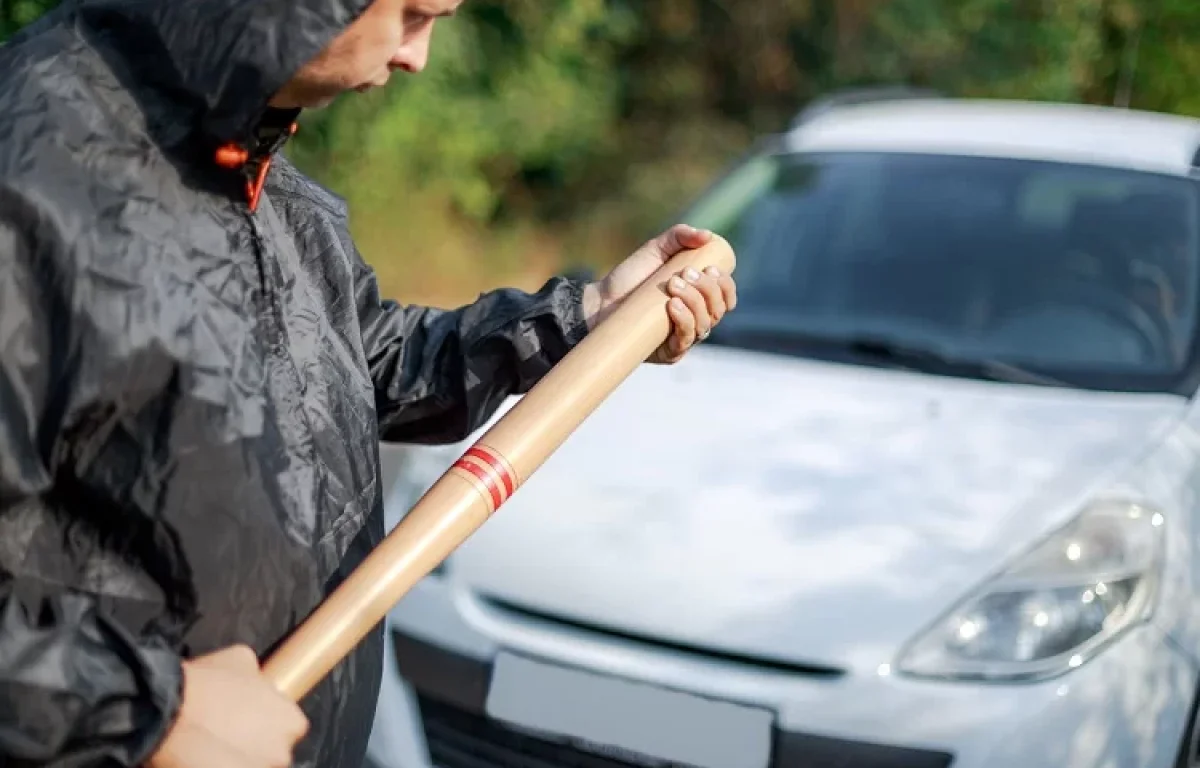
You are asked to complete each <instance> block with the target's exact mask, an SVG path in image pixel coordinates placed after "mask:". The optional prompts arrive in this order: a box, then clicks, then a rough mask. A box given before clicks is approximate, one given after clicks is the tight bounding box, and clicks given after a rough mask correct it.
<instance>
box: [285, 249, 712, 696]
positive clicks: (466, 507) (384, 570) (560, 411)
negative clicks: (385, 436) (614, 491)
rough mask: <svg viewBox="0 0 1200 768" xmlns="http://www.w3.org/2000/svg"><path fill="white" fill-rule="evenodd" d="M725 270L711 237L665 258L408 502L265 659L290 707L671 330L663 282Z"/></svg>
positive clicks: (382, 617)
mask: <svg viewBox="0 0 1200 768" xmlns="http://www.w3.org/2000/svg"><path fill="white" fill-rule="evenodd" d="M709 266H715V267H716V268H718V269H720V270H721V271H722V272H723V273H724V274H730V273H732V272H733V269H734V266H735V258H734V254H733V250H732V248H730V246H729V244H728V243H727V242H726V241H725V240H724V239H723V238H721V237H720V236H714V237H713V240H712V242H710V243H709V244H707V245H705V246H703V247H702V248H698V249H693V250H688V251H684V252H682V253H680V254H677V255H676V256H675V257H674V258H672V259H671V260H669V261H668V262H667V263H666V264H665V265H663V267H662V268H661V269H659V270H658V271H657V272H656V273H655V274H654V275H653V276H652V277H651V278H650V279H649V280H647V281H646V282H645V283H644V284H642V286H640V287H639V288H637V289H635V290H634V292H633V293H631V294H630V295H629V296H628V297H627V298H626V299H625V301H623V302H622V303H621V304H620V305H619V306H618V307H617V309H616V310H615V311H613V313H612V314H611V315H609V316H608V317H607V318H606V319H605V320H603V321H602V322H601V323H599V324H598V325H597V326H596V327H595V328H594V329H592V331H591V333H589V334H588V335H587V336H586V337H585V338H584V339H583V341H581V342H580V343H579V344H578V345H576V347H575V348H574V349H572V350H571V351H570V352H569V353H568V354H567V355H566V356H564V357H563V359H562V360H560V361H559V362H558V364H557V365H555V366H554V367H553V368H552V369H551V370H550V371H549V372H548V373H547V374H546V375H545V376H544V377H542V379H541V380H540V381H539V382H538V383H537V384H536V385H534V386H533V387H532V388H531V389H530V390H529V392H528V393H527V394H526V395H525V396H524V397H523V398H522V399H521V400H520V401H518V402H517V404H516V405H514V406H513V408H512V409H511V410H509V411H508V413H506V414H505V415H504V416H503V417H501V418H500V419H499V420H497V421H496V423H495V424H494V425H493V426H492V427H491V428H490V429H488V430H487V432H485V433H484V434H483V435H482V436H481V437H480V438H479V439H478V440H477V441H476V442H475V443H474V445H472V446H471V447H470V448H469V449H468V450H467V451H466V452H465V453H464V454H463V455H462V457H461V458H460V459H459V460H458V461H457V463H455V464H454V466H452V467H451V468H450V469H449V470H447V471H446V472H445V473H444V474H443V475H442V476H441V477H440V478H439V479H438V481H437V482H436V483H435V484H434V485H433V486H432V487H431V488H430V489H429V490H428V491H426V492H425V494H424V495H423V496H422V497H421V498H420V499H419V500H418V501H417V503H416V504H415V505H414V506H413V508H412V509H411V510H410V511H409V513H408V515H407V516H405V517H404V519H403V520H402V521H401V522H400V523H399V524H398V525H397V526H396V527H395V529H393V530H392V532H391V533H390V534H388V536H387V537H386V538H385V539H384V540H383V541H382V542H381V543H380V545H379V546H378V547H376V549H375V550H373V551H372V552H371V554H370V555H368V556H367V558H366V559H365V560H364V561H363V562H362V563H361V564H360V565H359V567H358V568H357V569H356V570H355V571H354V572H353V573H352V574H350V576H348V577H347V579H346V581H344V582H343V583H342V584H341V586H339V587H338V589H336V590H334V592H333V593H332V594H331V595H330V596H329V597H328V598H327V599H326V600H325V601H324V602H323V603H321V605H319V606H318V607H317V609H316V610H315V611H314V612H313V613H312V614H311V615H310V616H309V617H308V619H307V620H305V621H304V622H303V623H302V624H301V625H300V626H299V627H298V628H297V629H296V631H295V632H294V633H293V634H292V635H290V636H289V637H288V638H287V639H286V640H285V641H284V643H283V644H282V645H280V646H279V647H278V648H277V649H276V651H275V652H274V653H273V654H272V655H271V656H270V658H268V659H267V661H266V663H265V664H264V665H263V672H264V674H266V676H267V678H268V679H269V680H271V682H272V683H273V684H274V685H275V686H276V687H277V688H278V689H279V690H280V691H281V692H282V693H283V694H285V695H286V696H288V697H289V698H291V700H293V701H299V700H300V699H301V698H303V697H304V696H305V695H307V694H308V692H309V691H310V690H311V689H312V688H313V686H315V685H316V684H317V683H318V682H320V680H321V679H322V678H323V677H324V676H325V675H327V674H328V673H329V672H330V671H331V670H332V669H333V667H334V666H335V665H336V664H338V663H339V662H340V661H341V659H342V658H344V657H345V656H346V655H347V654H348V653H350V651H351V650H353V648H354V646H355V645H357V644H358V642H359V641H360V640H361V639H362V638H363V637H364V636H365V635H366V634H367V633H368V632H369V631H370V630H371V628H372V627H374V626H375V625H376V624H377V623H378V622H380V621H382V620H383V619H384V617H385V616H386V615H387V612H388V611H389V610H391V608H392V607H393V606H395V605H396V603H398V602H399V601H400V599H401V598H402V597H404V595H405V594H406V593H407V592H408V590H410V589H411V588H412V587H413V585H415V584H416V583H417V582H418V581H420V580H421V579H423V578H424V577H425V576H427V575H428V574H429V573H430V572H431V571H432V570H433V569H434V568H435V567H437V565H438V564H439V563H441V562H442V561H443V560H445V559H446V558H447V557H448V556H449V555H450V554H452V553H453V551H454V550H455V549H456V548H457V547H458V546H459V545H460V544H462V543H463V542H464V541H466V539H467V538H468V537H469V536H470V535H471V534H472V533H474V532H475V531H476V530H478V529H479V528H480V526H482V525H483V524H484V523H485V522H486V521H487V520H488V518H490V517H491V516H492V515H493V514H495V512H496V510H497V509H499V508H500V506H501V505H502V504H504V503H505V502H506V501H507V500H508V499H510V498H511V497H512V495H513V494H514V493H515V492H516V491H517V489H518V488H520V486H521V484H522V483H523V482H525V481H526V480H528V479H529V477H530V475H532V474H533V473H534V472H535V471H537V469H538V468H539V467H541V465H542V464H543V463H544V462H545V461H546V459H548V458H549V457H550V455H551V454H552V453H553V452H554V451H555V450H557V449H558V448H559V446H561V445H562V444H563V442H565V441H566V439H567V438H568V437H570V435H571V434H572V433H573V432H574V431H575V429H576V428H577V427H579V425H580V424H581V423H582V422H583V421H584V419H586V418H587V417H588V416H589V415H591V413H592V412H593V411H595V410H596V409H597V408H598V407H599V406H600V404H601V403H602V402H603V401H604V399H605V398H607V397H608V395H609V394H611V393H612V391H613V390H614V389H616V387H617V386H618V385H619V384H620V383H621V382H622V381H624V380H625V379H626V378H627V377H628V376H629V375H630V374H632V373H633V372H634V370H636V369H637V368H638V366H639V365H640V364H642V363H643V362H645V360H646V359H647V358H648V357H649V356H650V355H651V354H653V352H654V350H656V349H657V348H658V347H659V346H660V345H661V344H662V343H663V342H664V341H666V339H667V338H668V335H669V334H670V332H671V321H670V318H669V316H668V314H667V308H666V304H667V301H668V300H669V296H668V295H667V294H666V292H665V288H666V283H667V280H668V279H669V278H670V277H671V276H673V275H676V274H678V273H679V272H681V271H682V270H683V269H685V268H687V267H693V268H695V269H696V270H698V271H700V270H703V269H705V268H707V267H709Z"/></svg>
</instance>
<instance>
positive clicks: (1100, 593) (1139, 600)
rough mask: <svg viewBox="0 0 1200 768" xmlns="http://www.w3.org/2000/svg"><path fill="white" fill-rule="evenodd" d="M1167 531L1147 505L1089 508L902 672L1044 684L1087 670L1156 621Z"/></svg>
mask: <svg viewBox="0 0 1200 768" xmlns="http://www.w3.org/2000/svg"><path fill="white" fill-rule="evenodd" d="M1162 525H1163V516H1162V514H1161V513H1159V512H1158V511H1156V510H1154V509H1151V508H1149V507H1147V506H1145V505H1142V504H1137V503H1133V502H1119V501H1106V502H1100V503H1096V504H1093V505H1091V506H1089V507H1087V508H1086V509H1085V510H1084V511H1083V512H1082V514H1080V515H1079V516H1078V517H1076V518H1075V519H1074V520H1072V521H1071V523H1069V524H1068V525H1066V526H1065V527H1063V528H1061V529H1059V530H1058V531H1056V532H1055V533H1053V534H1052V535H1051V536H1049V537H1048V538H1047V539H1045V540H1044V541H1042V542H1041V543H1040V544H1038V545H1037V546H1036V547H1034V548H1033V549H1032V550H1031V551H1029V552H1027V553H1026V554H1025V555H1024V556H1023V557H1021V558H1020V559H1018V560H1017V561H1016V562H1015V563H1013V564H1012V565H1011V566H1010V567H1008V568H1007V569H1005V570H1004V571H1003V572H1002V573H1000V574H999V575H998V576H996V577H995V578H993V579H991V580H989V581H988V582H987V583H986V584H985V585H984V586H983V588H982V589H980V590H977V591H976V592H974V593H972V594H971V595H970V596H968V597H967V599H965V600H963V601H962V602H961V603H960V604H959V605H958V606H956V607H955V608H954V610H952V611H951V612H950V613H949V614H948V615H946V616H944V617H943V618H942V619H940V620H939V621H938V623H937V624H935V625H934V626H933V627H932V628H931V629H930V630H928V631H927V632H925V633H924V634H922V635H921V636H920V637H919V638H918V639H917V640H916V641H915V642H913V643H912V644H910V646H909V647H908V649H907V651H905V652H904V653H903V654H902V655H901V658H900V660H899V663H898V664H897V665H896V667H897V671H899V672H900V673H902V674H908V675H913V676H919V677H934V678H942V679H975V680H979V679H988V680H1034V679H1044V678H1047V677H1053V676H1055V675H1059V674H1062V673H1063V672H1066V671H1068V670H1070V669H1072V668H1074V667H1078V666H1079V665H1080V664H1083V663H1084V662H1085V661H1087V660H1088V659H1089V658H1090V657H1091V656H1093V655H1095V654H1096V653H1097V652H1098V651H1099V650H1100V649H1101V648H1102V647H1104V645H1105V644H1107V643H1108V642H1110V641H1111V640H1112V639H1113V638H1114V637H1116V636H1118V635H1119V634H1121V633H1122V632H1123V631H1124V630H1126V629H1127V628H1128V627H1130V626H1131V625H1133V624H1135V623H1137V622H1139V621H1142V620H1144V619H1145V618H1146V617H1147V616H1148V615H1149V612H1150V610H1151V608H1152V606H1153V602H1154V596H1155V592H1156V590H1157V585H1158V579H1159V568H1160V563H1161V559H1162V548H1163V541H1162V539H1163V536H1162Z"/></svg>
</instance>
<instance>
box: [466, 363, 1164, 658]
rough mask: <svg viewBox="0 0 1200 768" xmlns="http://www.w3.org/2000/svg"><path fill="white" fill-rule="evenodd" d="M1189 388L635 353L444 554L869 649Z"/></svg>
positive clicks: (537, 595)
mask: <svg viewBox="0 0 1200 768" xmlns="http://www.w3.org/2000/svg"><path fill="white" fill-rule="evenodd" d="M1185 407H1186V402H1185V401H1184V400H1183V399H1181V398H1177V397H1169V396H1162V397H1160V396H1147V395H1118V394H1108V393H1089V392H1081V391H1078V390H1069V389H1053V388H1039V387H1031V386H1022V385H1015V384H1002V383H989V382H979V381H968V380H961V379H952V378H946V377H938V376H932V375H922V374H914V373H908V372H903V371H894V370H879V369H870V368H863V367H850V366H840V365H835V364H827V363H820V362H813V361H805V360H798V359H793V358H783V357H774V356H769V355H765V354H757V353H749V352H742V351H738V350H732V349H724V348H717V347H713V348H708V349H704V350H699V349H698V350H696V351H695V352H693V353H692V355H691V357H689V359H688V360H686V361H685V362H683V363H681V364H679V365H676V366H673V367H668V368H662V367H649V366H647V367H644V368H643V369H640V370H639V371H637V372H636V373H635V375H634V376H633V377H631V378H630V379H629V380H628V381H627V382H626V383H625V384H624V385H622V386H621V387H620V388H619V389H618V391H617V392H615V393H614V394H613V395H612V396H611V397H610V398H609V400H608V401H606V402H605V404H604V405H602V406H601V408H600V409H599V410H598V411H597V412H596V413H595V414H593V415H592V417H591V418H589V419H588V420H587V421H586V422H585V423H584V424H583V425H582V426H581V427H580V428H579V429H578V431H577V432H576V433H575V434H574V435H573V436H572V437H571V438H569V439H568V441H567V442H566V443H565V444H564V445H563V446H562V447H561V449H559V450H558V451H557V452H556V453H555V454H554V455H552V456H551V458H550V459H549V460H548V461H547V462H546V464H545V465H544V466H543V468H542V469H541V470H540V471H539V472H538V473H537V474H535V475H534V476H533V477H532V478H531V479H530V480H529V481H528V483H527V484H526V485H525V486H524V487H523V488H522V489H521V490H520V491H518V493H517V494H516V495H515V496H514V497H513V498H512V499H511V500H510V501H509V502H508V504H507V505H506V506H505V507H503V508H502V509H501V510H500V512H499V513H498V514H497V515H496V516H495V517H494V518H493V519H492V520H490V521H489V522H488V523H487V524H486V525H485V526H484V527H483V528H482V529H481V530H480V531H479V532H477V533H476V534H475V535H474V536H473V537H472V538H471V539H470V540H468V542H466V543H465V544H464V545H463V546H462V547H461V548H460V549H459V550H458V552H456V554H455V555H454V557H453V558H452V560H451V564H450V565H451V570H452V573H453V577H454V578H455V580H456V581H457V582H458V583H459V584H460V585H461V586H464V587H465V588H466V589H468V590H470V591H471V592H473V593H476V594H477V595H478V596H482V597H484V598H491V599H495V600H498V601H502V602H503V603H504V604H507V605H509V606H516V607H520V608H524V609H528V610H531V611H535V612H538V613H541V614H549V615H550V616H552V617H557V618H561V619H564V620H569V621H573V622H582V623H584V624H587V625H591V626H594V627H596V628H600V629H609V630H615V631H619V632H622V633H626V634H634V635H636V636H641V637H644V638H646V639H648V640H650V641H663V642H670V643H673V644H683V645H687V646H691V647H695V648H698V649H704V650H711V651H717V652H725V653H734V654H738V655H740V656H750V657H753V658H756V659H762V660H765V661H773V662H777V663H785V664H798V665H814V664H815V665H827V666H830V667H836V668H854V667H860V668H864V669H875V667H876V666H878V665H879V664H880V663H883V662H886V661H888V660H889V659H890V658H891V657H892V655H893V654H894V653H895V652H896V651H897V650H898V647H899V646H900V645H902V644H904V643H905V642H907V641H908V640H910V639H911V638H912V636H913V635H914V634H916V633H919V632H920V631H921V630H922V629H923V628H924V627H926V626H927V625H928V624H929V623H930V622H931V621H933V620H934V619H936V617H937V616H938V615H939V614H941V613H942V612H944V611H945V610H947V609H948V608H949V607H950V606H951V604H952V603H953V602H954V601H956V600H957V599H960V598H961V597H962V596H963V594H964V593H965V592H966V591H967V590H969V589H970V588H971V587H972V586H974V585H975V584H977V583H978V582H979V581H981V580H983V579H985V578H986V577H987V576H988V574H989V573H991V572H994V570H995V569H996V568H998V567H1000V566H1002V565H1003V563H1004V562H1005V561H1006V560H1008V559H1009V558H1011V557H1012V556H1014V555H1015V554H1019V553H1020V552H1021V551H1023V550H1024V549H1026V548H1027V547H1028V546H1030V545H1031V544H1033V543H1034V541H1035V540H1036V539H1037V538H1039V537H1041V536H1043V535H1045V534H1046V533H1048V532H1049V531H1050V530H1051V529H1053V528H1055V527H1057V526H1058V525H1061V524H1062V523H1063V522H1065V520H1066V519H1068V518H1069V517H1070V516H1071V515H1072V514H1074V513H1075V512H1076V511H1077V509H1078V505H1079V504H1080V503H1081V501H1082V500H1084V499H1086V498H1087V494H1088V493H1089V492H1091V490H1092V488H1093V486H1094V485H1096V484H1099V483H1100V482H1102V481H1104V480H1107V479H1110V477H1109V473H1110V472H1111V471H1115V470H1119V469H1120V468H1121V467H1123V466H1125V465H1127V464H1128V463H1129V462H1131V461H1133V460H1134V459H1136V458H1138V456H1139V454H1140V453H1141V452H1143V451H1144V450H1145V449H1146V448H1147V447H1148V445H1149V444H1150V443H1152V442H1154V441H1155V440H1157V439H1159V438H1160V436H1161V434H1162V433H1163V432H1164V431H1165V430H1167V429H1169V428H1170V427H1171V426H1172V425H1173V424H1174V423H1175V422H1176V421H1177V420H1178V419H1179V417H1180V416H1181V415H1182V413H1183V410H1184V408H1185Z"/></svg>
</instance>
